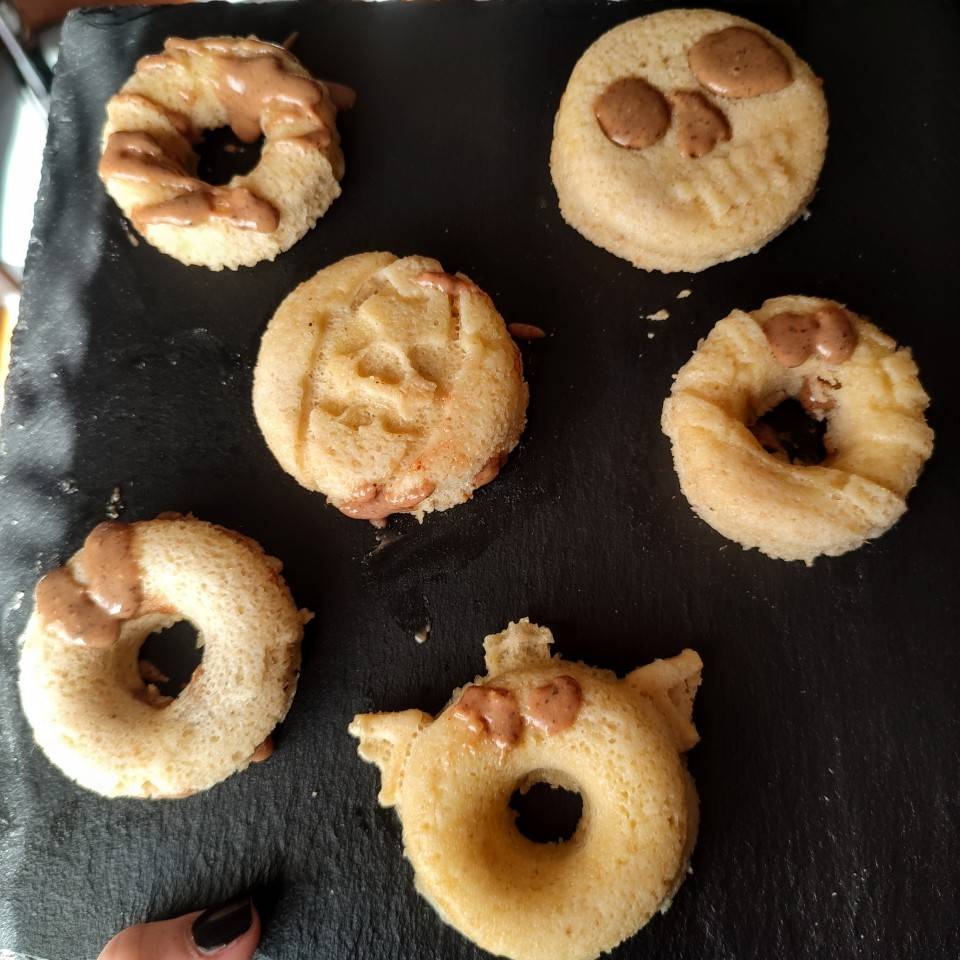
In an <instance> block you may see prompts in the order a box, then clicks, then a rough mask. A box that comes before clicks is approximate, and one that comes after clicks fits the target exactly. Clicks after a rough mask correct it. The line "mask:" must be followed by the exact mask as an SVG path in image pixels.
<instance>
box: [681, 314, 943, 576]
mask: <svg viewBox="0 0 960 960" xmlns="http://www.w3.org/2000/svg"><path fill="white" fill-rule="evenodd" d="M791 397H792V398H796V399H798V400H799V401H800V402H801V403H802V404H803V406H804V408H805V409H806V410H807V412H808V413H809V414H810V415H811V416H812V417H814V418H816V419H819V420H822V419H826V421H827V429H826V434H825V436H824V444H825V447H826V450H827V458H826V459H825V460H824V461H823V462H822V463H820V464H817V465H815V466H814V465H804V464H801V463H790V462H789V461H788V460H787V459H786V457H784V456H774V455H771V453H769V452H767V450H765V449H764V446H763V445H762V442H765V441H764V439H763V437H762V435H761V436H760V437H759V439H758V436H757V435H755V432H754V431H752V430H751V426H752V425H753V424H754V423H755V422H756V420H757V418H758V417H761V416H763V415H764V414H765V413H766V412H767V411H769V410H771V409H773V408H774V407H775V406H777V404H779V403H780V402H781V401H782V400H784V399H787V398H791ZM928 403H929V397H928V396H927V394H926V393H925V392H924V390H923V387H922V386H921V385H920V381H919V380H918V378H917V367H916V364H915V363H914V362H913V358H912V357H911V355H910V351H909V350H908V349H907V348H905V347H901V348H898V347H897V344H896V343H895V342H894V341H893V340H892V339H891V338H890V337H888V336H886V335H885V334H883V333H881V331H880V330H878V329H877V328H876V327H875V326H874V325H873V324H872V323H868V322H867V321H866V320H865V319H864V318H863V317H858V316H857V315H856V314H855V313H853V312H851V311H849V310H847V309H846V308H844V307H842V306H841V305H840V304H838V303H835V302H834V301H832V300H821V299H817V298H815V297H800V296H789V297H776V298H775V299H772V300H767V301H766V302H765V303H764V304H763V306H762V307H761V308H760V309H759V310H755V311H753V312H752V313H744V312H743V311H742V310H734V311H733V313H731V314H730V315H729V316H728V317H726V318H725V319H723V320H721V321H720V322H719V323H718V324H717V325H716V326H715V327H714V328H713V330H711V331H710V334H709V336H708V337H707V338H706V340H703V341H701V342H700V344H699V346H698V347H697V350H696V351H695V353H694V354H693V356H692V357H691V358H690V360H689V361H688V362H687V363H686V364H685V365H684V366H683V367H682V368H681V369H680V372H679V373H678V374H677V375H676V378H675V381H674V384H673V389H672V390H671V393H670V396H669V397H668V398H667V400H666V402H665V403H664V405H663V417H662V426H663V432H664V433H665V434H666V435H667V436H668V437H669V438H670V440H671V442H672V444H673V464H674V468H675V469H676V471H677V476H678V477H679V478H680V488H681V489H682V490H683V494H684V496H685V497H686V498H687V500H688V501H689V502H690V505H691V506H692V507H693V509H694V511H695V512H696V513H697V514H698V515H699V516H700V517H701V518H702V519H703V520H705V521H706V522H707V523H708V524H710V526H711V527H713V528H714V530H716V531H717V532H718V533H720V534H722V535H723V536H725V537H727V538H728V539H730V540H735V541H736V542H737V543H740V544H742V545H743V546H744V547H745V548H748V549H749V548H751V547H757V548H758V549H759V550H760V552H761V553H765V554H766V555H767V556H769V557H774V558H778V559H782V560H803V561H804V562H806V563H807V564H810V563H812V562H813V560H814V559H815V558H816V557H818V556H820V555H821V554H826V555H827V556H837V555H839V554H841V553H846V552H847V551H848V550H854V549H856V548H857V547H859V546H860V545H861V544H863V543H864V541H866V540H869V539H871V538H873V537H877V536H880V534H882V533H884V532H885V531H886V530H888V529H889V528H890V527H891V526H892V525H893V524H894V523H895V522H896V521H897V520H898V519H899V518H900V517H901V516H902V515H903V513H904V511H905V510H906V508H907V504H906V497H907V494H908V493H909V492H910V490H911V489H912V488H913V486H914V484H915V483H916V482H917V477H918V476H919V475H920V471H921V469H922V468H923V465H924V463H925V462H926V461H927V459H928V458H929V456H930V454H931V452H932V451H933V431H932V430H931V429H930V427H928V426H927V423H926V420H925V418H924V410H925V409H926V407H927V404H928Z"/></svg>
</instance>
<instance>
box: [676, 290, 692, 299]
mask: <svg viewBox="0 0 960 960" xmlns="http://www.w3.org/2000/svg"><path fill="white" fill-rule="evenodd" d="M691 293H693V291H692V290H688V289H683V290H681V291H680V292H679V293H678V294H677V299H678V300H686V299H687V297H689V296H690V294H691Z"/></svg>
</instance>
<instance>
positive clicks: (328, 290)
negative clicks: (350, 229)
mask: <svg viewBox="0 0 960 960" xmlns="http://www.w3.org/2000/svg"><path fill="white" fill-rule="evenodd" d="M526 407H527V385H526V383H524V381H523V370H522V365H521V361H520V353H519V351H518V349H517V347H516V344H515V343H514V342H513V340H512V339H511V337H510V335H509V334H508V332H507V329H506V328H505V326H504V323H503V318H502V317H501V316H500V314H499V313H498V312H497V310H496V308H495V307H494V305H493V302H492V301H491V300H490V298H489V297H488V296H487V295H486V294H485V293H483V291H482V290H480V289H479V288H478V287H477V286H476V285H475V284H474V283H472V282H471V281H470V280H469V279H468V278H466V277H464V276H452V275H451V274H447V273H444V272H443V268H442V267H441V266H440V264H439V263H438V262H437V261H436V260H432V259H430V258H428V257H403V258H401V259H398V258H397V257H395V256H394V255H393V254H392V253H362V254H357V255H356V256H352V257H346V258H345V259H343V260H340V261H339V262H338V263H335V264H333V265H332V266H329V267H326V268H325V269H323V270H321V271H320V272H319V273H318V274H316V275H315V276H314V277H312V278H311V279H310V280H307V281H306V282H305V283H302V284H301V285H300V286H299V287H297V289H296V290H294V291H293V292H292V293H291V294H290V295H289V296H288V297H287V298H286V299H285V300H284V301H283V303H282V304H281V305H280V307H279V308H278V309H277V312H276V314H274V316H273V318H272V319H271V320H270V323H269V325H268V326H267V329H266V332H265V333H264V335H263V342H262V343H261V345H260V353H259V356H258V357H257V365H256V369H255V370H254V380H253V409H254V413H255V414H256V418H257V423H258V424H259V426H260V430H261V431H262V433H263V436H264V439H265V440H266V442H267V446H269V448H270V450H271V452H272V453H273V455H274V456H275V457H276V458H277V460H278V462H279V463H280V466H281V467H283V469H284V470H286V471H287V473H289V474H291V475H292V476H293V477H294V478H295V479H296V480H297V482H298V483H300V484H301V485H302V486H304V487H306V488H307V489H308V490H318V491H320V492H321V493H325V494H326V495H327V498H328V500H329V502H330V503H331V504H333V505H334V506H335V507H337V509H339V510H341V511H342V512H343V513H345V514H346V515H347V516H350V517H354V518H358V519H365V520H372V521H374V522H381V521H382V520H383V519H384V518H385V517H387V516H389V515H391V514H394V513H413V514H415V515H416V516H417V517H418V518H420V519H422V518H423V516H424V514H426V513H428V512H430V511H433V510H446V509H447V508H448V507H452V506H455V505H457V504H459V503H463V502H464V501H465V500H467V499H469V498H470V497H471V496H472V495H473V492H474V490H476V489H477V488H478V487H480V486H483V485H484V484H486V483H489V482H490V481H491V480H492V479H493V478H494V477H495V476H496V475H497V473H498V472H499V470H500V468H501V467H502V465H503V464H504V463H505V462H506V459H507V456H508V454H509V453H510V451H511V450H512V449H513V448H514V447H515V446H516V444H517V441H518V439H519V437H520V434H521V432H522V430H523V426H524V414H525V412H526Z"/></svg>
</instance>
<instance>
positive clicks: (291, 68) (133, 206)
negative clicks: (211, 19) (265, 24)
mask: <svg viewBox="0 0 960 960" xmlns="http://www.w3.org/2000/svg"><path fill="white" fill-rule="evenodd" d="M205 43H206V44H207V45H208V46H209V47H210V52H208V53H203V52H202V51H203V45H204V44H205ZM194 44H195V46H194V49H193V51H192V52H188V51H187V50H184V49H181V48H179V47H178V46H177V41H176V40H175V39H172V40H168V41H167V45H166V47H167V48H166V49H165V51H164V53H163V54H157V55H155V56H152V57H145V58H144V59H143V60H141V61H140V63H139V64H138V65H137V69H136V71H135V72H134V73H133V75H132V76H131V77H130V78H129V79H128V80H127V81H126V82H125V83H124V85H123V86H122V87H121V88H120V90H119V92H118V93H116V94H115V95H114V96H113V97H111V98H110V100H109V101H108V102H107V120H106V123H105V125H104V128H103V133H102V138H101V139H102V147H106V145H107V141H108V140H109V139H110V137H111V135H112V134H115V133H130V132H134V133H146V134H148V135H149V136H150V137H152V138H153V139H154V140H155V141H156V142H157V143H158V144H159V145H160V147H161V148H162V150H163V153H164V155H165V157H166V158H167V159H168V160H169V161H172V162H174V163H176V164H178V165H180V166H181V167H183V168H184V169H185V170H186V171H187V172H188V173H189V174H195V173H196V169H197V162H198V158H197V154H196V152H195V150H194V144H195V143H196V141H197V140H198V139H199V138H200V136H201V134H202V131H204V130H216V129H218V128H220V127H224V126H226V125H227V124H228V120H229V117H228V113H227V108H226V107H225V105H224V103H223V102H222V100H221V98H220V97H219V96H218V95H217V82H216V81H217V72H216V58H217V56H218V55H220V54H221V53H225V54H227V55H229V56H233V57H241V58H253V57H273V58H276V59H277V60H278V62H279V63H280V64H281V68H282V70H283V71H285V72H287V73H290V74H293V75H294V76H297V77H306V78H309V79H311V80H313V78H311V77H310V74H309V73H308V71H307V70H306V69H305V68H304V67H303V65H302V64H301V63H300V62H299V60H297V58H296V57H294V56H293V54H291V53H289V52H288V51H286V50H284V49H283V48H282V47H278V46H276V45H275V44H272V43H264V42H263V41H260V40H257V39H256V38H252V37H217V38H207V39H206V40H200V41H195V42H194ZM158 60H159V61H160V63H159V65H158V62H157V61H158ZM158 66H160V67H162V69H160V68H158ZM314 82H315V83H316V84H317V89H318V91H319V92H320V93H321V94H322V99H321V100H320V101H319V103H318V104H317V105H316V106H315V107H314V108H313V109H312V110H311V111H309V112H306V111H298V110H296V109H293V108H291V106H290V105H286V106H285V105H284V104H282V103H281V102H279V101H272V102H271V103H270V104H269V105H268V106H267V108H266V109H265V111H264V112H263V114H262V115H261V127H262V130H263V137H264V139H263V144H262V148H261V152H260V161H259V163H258V164H257V166H256V167H254V169H253V170H251V171H250V172H249V173H247V174H243V175H238V176H234V177H233V178H231V180H230V181H229V182H228V183H227V184H225V185H224V186H225V187H226V188H227V189H231V190H233V189H238V188H239V189H246V190H249V191H250V192H251V193H253V194H254V195H255V196H257V197H259V198H261V199H262V200H265V201H267V202H268V203H269V204H270V205H271V206H272V207H273V208H274V209H275V210H276V212H277V213H278V215H279V221H278V223H277V227H276V229H274V230H272V231H270V232H269V233H261V232H257V231H255V230H251V229H245V228H243V227H241V226H237V225H235V224H233V223H230V222H228V221H225V220H222V219H220V220H210V221H208V222H206V223H200V224H195V225H184V224H178V223H149V224H147V225H146V226H145V227H143V228H142V230H141V232H142V235H143V236H144V238H145V239H146V240H147V241H148V242H149V243H150V244H152V245H153V246H155V247H156V248H157V249H159V250H161V251H163V252H164V253H166V254H168V255H169V256H171V257H174V258H175V259H177V260H179V261H180V262H181V263H184V264H187V265H192V266H204V267H207V268H208V269H210V270H215V271H218V270H223V269H224V268H227V269H229V270H236V269H237V268H238V267H242V266H247V267H249V266H253V265H254V264H257V263H259V262H260V261H261V260H274V259H275V258H276V257H277V255H278V254H280V253H282V252H283V251H285V250H288V249H289V248H290V247H292V246H293V245H294V244H295V243H296V242H297V241H298V240H299V239H300V238H301V237H303V236H304V234H306V233H307V231H308V230H310V229H311V228H312V227H313V226H314V225H315V224H316V222H317V220H318V219H319V218H320V217H322V216H323V214H324V213H326V211H327V209H328V208H329V207H330V204H331V203H333V201H334V200H335V199H336V198H337V197H338V196H340V180H341V179H342V178H343V175H344V159H343V152H342V151H341V149H340V137H339V134H338V132H337V126H336V117H337V108H336V106H335V104H334V102H333V99H332V98H331V96H330V92H329V89H328V87H327V86H326V84H324V83H323V82H322V81H319V80H315V81H314ZM321 134H322V136H321ZM104 185H105V187H106V190H107V193H108V194H109V195H110V196H111V197H112V198H113V199H114V200H115V201H116V203H117V205H118V206H119V207H120V209H121V210H122V211H123V213H124V215H125V216H126V217H127V218H128V219H130V220H131V221H132V222H134V223H135V224H136V222H137V218H136V211H137V210H139V209H141V208H143V207H148V206H150V205H152V204H158V203H162V202H164V201H167V200H170V199H171V198H172V197H173V196H175V195H176V194H177V193H179V192H180V191H179V190H178V189H177V188H176V187H174V186H170V185H163V184H159V183H151V182H144V181H142V180H136V179H128V178H124V177H120V176H108V177H105V178H104Z"/></svg>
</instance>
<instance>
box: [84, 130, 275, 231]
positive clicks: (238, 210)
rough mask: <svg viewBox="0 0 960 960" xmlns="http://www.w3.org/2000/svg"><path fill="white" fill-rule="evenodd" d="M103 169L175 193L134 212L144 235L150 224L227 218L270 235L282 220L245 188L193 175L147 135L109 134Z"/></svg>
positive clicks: (102, 173) (103, 175)
mask: <svg viewBox="0 0 960 960" xmlns="http://www.w3.org/2000/svg"><path fill="white" fill-rule="evenodd" d="M99 172H100V176H101V178H102V179H104V180H110V179H114V178H116V179H118V180H126V181H131V182H134V183H145V184H154V185H156V186H159V187H167V188H170V189H172V190H174V191H176V192H175V194H174V196H172V197H170V198H169V199H167V200H161V201H160V202H158V203H153V204H146V205H144V206H141V207H137V208H136V209H135V210H134V211H133V213H132V216H131V219H132V220H133V225H134V226H135V227H136V228H137V229H138V230H139V231H140V232H141V233H143V232H144V230H145V229H146V227H147V226H149V225H150V224H152V223H171V224H176V225H178V226H196V225H198V224H201V223H207V222H208V221H210V220H223V221H226V222H228V223H230V224H232V225H233V226H235V227H238V228H240V229H242V230H253V231H256V232H258V233H271V232H272V231H274V230H276V229H277V225H278V224H279V222H280V218H279V215H278V214H277V211H276V210H275V209H274V208H273V206H271V205H270V204H269V203H267V201H266V200H262V199H261V198H260V197H258V196H257V195H256V194H254V193H253V192H251V191H250V190H248V189H246V188H245V187H233V188H231V187H214V186H211V185H210V184H209V183H205V182H204V181H203V180H199V179H198V178H197V177H194V176H192V175H191V174H190V173H189V172H188V171H187V169H186V167H185V166H184V165H183V164H181V163H180V162H179V161H177V160H174V159H173V158H172V157H170V156H169V154H168V153H167V152H166V151H165V150H164V149H163V147H162V146H161V144H160V143H159V142H158V141H157V140H156V139H155V138H154V137H152V136H150V134H148V133H142V132H138V131H132V132H131V131H122V132H117V133H112V134H110V136H109V138H108V139H107V145H106V148H105V149H104V151H103V156H102V157H101V159H100V168H99Z"/></svg>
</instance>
